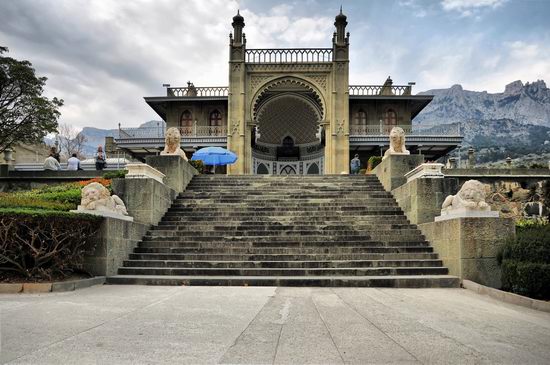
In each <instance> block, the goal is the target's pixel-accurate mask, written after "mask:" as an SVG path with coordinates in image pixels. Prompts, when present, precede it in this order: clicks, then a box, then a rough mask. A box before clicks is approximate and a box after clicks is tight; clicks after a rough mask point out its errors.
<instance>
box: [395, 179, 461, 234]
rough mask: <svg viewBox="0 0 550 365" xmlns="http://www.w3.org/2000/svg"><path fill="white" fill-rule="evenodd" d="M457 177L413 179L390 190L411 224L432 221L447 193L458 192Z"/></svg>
mask: <svg viewBox="0 0 550 365" xmlns="http://www.w3.org/2000/svg"><path fill="white" fill-rule="evenodd" d="M458 188H459V186H458V180H457V179H453V178H450V179H422V178H420V179H415V180H412V181H410V182H408V183H405V184H403V185H401V186H399V187H397V188H396V189H393V190H392V191H391V193H392V195H393V197H394V198H395V200H396V201H397V203H398V204H399V207H400V208H401V209H403V211H404V212H405V215H406V216H407V218H408V219H409V221H410V222H411V223H412V224H420V223H427V222H433V221H434V218H435V217H437V216H439V215H440V213H441V205H443V201H444V200H445V198H446V197H447V196H448V195H451V194H456V193H457V192H458Z"/></svg>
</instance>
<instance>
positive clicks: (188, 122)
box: [180, 110, 193, 127]
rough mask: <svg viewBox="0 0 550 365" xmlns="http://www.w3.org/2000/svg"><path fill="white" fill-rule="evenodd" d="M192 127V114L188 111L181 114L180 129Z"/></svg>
mask: <svg viewBox="0 0 550 365" xmlns="http://www.w3.org/2000/svg"><path fill="white" fill-rule="evenodd" d="M192 126H193V114H191V112H190V111H189V110H186V111H184V112H183V113H181V118H180V127H192Z"/></svg>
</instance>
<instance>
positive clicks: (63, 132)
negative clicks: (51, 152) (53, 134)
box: [57, 123, 88, 157]
mask: <svg viewBox="0 0 550 365" xmlns="http://www.w3.org/2000/svg"><path fill="white" fill-rule="evenodd" d="M57 130H58V132H59V134H58V137H59V149H60V151H59V152H60V153H62V154H64V155H65V156H67V157H71V156H72V154H73V153H76V154H77V155H78V156H82V150H83V148H84V143H86V142H87V141H88V139H87V138H86V136H85V135H83V134H82V132H79V131H78V130H77V129H76V128H74V127H73V126H71V125H69V124H65V123H62V124H60V125H59V127H58V128H57Z"/></svg>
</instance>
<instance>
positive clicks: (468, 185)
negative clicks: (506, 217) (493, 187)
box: [441, 180, 491, 215]
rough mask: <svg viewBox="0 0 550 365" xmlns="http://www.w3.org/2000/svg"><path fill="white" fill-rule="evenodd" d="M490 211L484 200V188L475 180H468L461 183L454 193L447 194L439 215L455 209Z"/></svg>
mask: <svg viewBox="0 0 550 365" xmlns="http://www.w3.org/2000/svg"><path fill="white" fill-rule="evenodd" d="M460 208H462V209H468V210H478V211H490V210H491V207H490V206H489V204H487V203H486V202H485V189H484V187H483V184H482V183H481V182H479V181H477V180H468V181H466V182H465V183H464V185H462V188H460V191H459V192H458V193H457V194H456V195H449V196H448V197H447V198H445V201H444V202H443V205H442V206H441V215H444V214H447V213H449V212H450V211H452V210H455V209H460Z"/></svg>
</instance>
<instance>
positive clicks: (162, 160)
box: [146, 155, 199, 194]
mask: <svg viewBox="0 0 550 365" xmlns="http://www.w3.org/2000/svg"><path fill="white" fill-rule="evenodd" d="M146 162H147V164H148V165H150V166H152V167H154V168H155V169H157V170H158V171H160V172H162V173H163V174H164V175H166V177H165V178H164V183H165V184H166V185H167V186H168V187H170V188H172V189H173V190H175V191H176V192H177V193H178V194H179V193H181V192H182V191H184V190H185V188H186V187H187V184H189V182H190V181H191V179H192V178H193V176H195V175H198V173H199V172H198V171H197V170H196V169H195V168H194V167H193V166H191V164H190V163H189V162H187V161H185V160H184V159H183V158H181V157H180V156H175V155H165V156H149V157H147V158H146Z"/></svg>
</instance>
